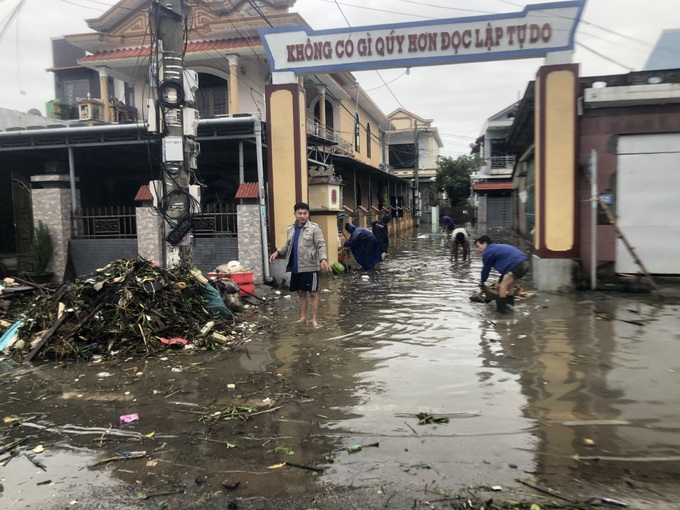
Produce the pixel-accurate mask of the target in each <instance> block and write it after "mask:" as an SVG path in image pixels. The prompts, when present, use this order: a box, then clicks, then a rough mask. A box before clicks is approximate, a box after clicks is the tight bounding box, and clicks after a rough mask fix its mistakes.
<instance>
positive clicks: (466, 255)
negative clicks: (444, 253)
mask: <svg viewBox="0 0 680 510" xmlns="http://www.w3.org/2000/svg"><path fill="white" fill-rule="evenodd" d="M451 235H452V236H453V239H451V258H452V259H454V261H456V262H458V247H459V246H460V247H461V248H462V249H463V261H466V260H470V236H468V233H467V230H465V229H464V228H462V227H459V228H457V229H455V230H454V231H453V232H452V233H451Z"/></svg>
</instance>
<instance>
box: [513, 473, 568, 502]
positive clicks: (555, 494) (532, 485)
mask: <svg viewBox="0 0 680 510" xmlns="http://www.w3.org/2000/svg"><path fill="white" fill-rule="evenodd" d="M515 481H516V482H519V483H522V484H524V485H526V486H527V487H531V488H532V489H534V490H537V491H538V492H542V493H544V494H549V495H550V496H552V497H554V498H557V499H561V500H563V501H566V502H568V503H573V501H572V500H571V499H568V498H565V497H564V496H560V495H559V494H557V493H555V492H552V491H549V490H548V489H544V488H543V487H539V486H538V485H536V484H535V483H533V482H530V481H528V480H522V479H521V478H515Z"/></svg>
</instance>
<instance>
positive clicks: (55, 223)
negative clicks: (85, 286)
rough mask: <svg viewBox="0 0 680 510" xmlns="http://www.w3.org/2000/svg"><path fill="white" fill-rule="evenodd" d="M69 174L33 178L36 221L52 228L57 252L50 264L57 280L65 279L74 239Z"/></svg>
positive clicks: (53, 242) (51, 234) (49, 267)
mask: <svg viewBox="0 0 680 510" xmlns="http://www.w3.org/2000/svg"><path fill="white" fill-rule="evenodd" d="M69 183H70V181H69V176H68V175H63V174H49V175H34V176H33V177H31V188H32V191H31V198H32V202H33V223H34V226H35V227H37V226H38V222H39V221H42V222H43V223H44V224H45V225H47V228H48V229H49V231H50V236H51V237H52V245H53V246H54V255H53V256H52V261H51V262H50V264H49V266H48V267H47V270H48V271H52V272H53V273H54V279H55V280H58V281H62V279H63V276H64V270H65V269H66V257H67V255H68V242H69V239H71V225H70V222H71V189H70V184H69Z"/></svg>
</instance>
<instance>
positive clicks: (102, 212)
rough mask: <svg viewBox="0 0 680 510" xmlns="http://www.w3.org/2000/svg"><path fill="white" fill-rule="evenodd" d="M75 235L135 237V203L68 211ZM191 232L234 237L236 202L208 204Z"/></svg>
mask: <svg viewBox="0 0 680 510" xmlns="http://www.w3.org/2000/svg"><path fill="white" fill-rule="evenodd" d="M71 219H72V228H73V238H74V239H134V238H136V237H137V216H136V210H135V207H89V208H88V207H85V208H78V209H76V211H75V212H74V213H73V214H72V215H71ZM192 225H193V232H194V236H196V237H201V238H215V237H236V236H237V235H238V220H237V214H236V206H235V205H230V204H218V205H209V206H208V207H207V210H206V211H204V212H202V213H199V214H195V215H194V216H193V217H192Z"/></svg>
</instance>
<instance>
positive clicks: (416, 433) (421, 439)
mask: <svg viewBox="0 0 680 510" xmlns="http://www.w3.org/2000/svg"><path fill="white" fill-rule="evenodd" d="M404 424H405V425H406V426H407V427H408V428H410V429H411V430H412V431H413V433H414V434H415V435H416V436H417V437H418V439H420V442H421V443H424V442H425V441H424V440H423V438H422V437H420V434H418V432H416V429H414V428H413V427H411V425H409V424H408V423H406V422H404Z"/></svg>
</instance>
